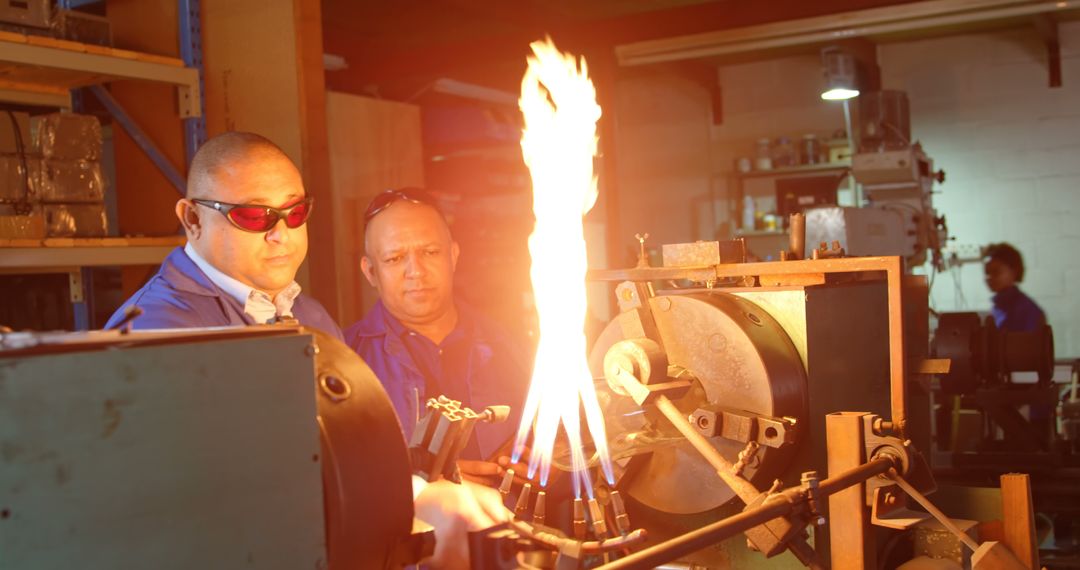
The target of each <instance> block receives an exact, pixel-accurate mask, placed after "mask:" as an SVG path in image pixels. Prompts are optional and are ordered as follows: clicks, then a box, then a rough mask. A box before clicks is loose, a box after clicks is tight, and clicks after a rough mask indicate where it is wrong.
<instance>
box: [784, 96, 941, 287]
mask: <svg viewBox="0 0 1080 570" xmlns="http://www.w3.org/2000/svg"><path fill="white" fill-rule="evenodd" d="M859 102H860V103H859V105H860V127H859V129H860V133H859V135H860V136H859V152H858V153H857V154H855V155H854V156H853V157H852V160H851V172H852V175H853V176H854V177H855V180H856V181H857V182H858V183H859V184H860V185H861V187H862V194H863V198H864V201H865V205H864V207H861V208H851V207H826V208H812V209H808V210H807V211H806V244H807V247H808V249H807V250H806V251H805V252H795V253H796V254H798V255H804V256H805V257H809V256H810V255H811V253H812V250H813V249H814V248H816V247H818V244H822V243H825V244H831V243H834V242H837V243H839V247H841V248H843V249H844V250H845V251H846V252H847V254H848V255H856V256H865V255H899V256H901V257H903V258H904V260H905V261H906V263H907V266H908V267H915V266H919V265H922V264H923V263H925V262H926V261H927V259H930V260H931V262H932V263H933V264H934V266H935V267H938V268H940V269H943V268H944V259H943V257H942V253H941V249H942V247H943V246H944V245H945V243H946V240H948V229H947V227H946V225H945V218H944V217H943V216H938V214H937V211H936V210H934V207H933V200H932V194H933V185H934V183H935V182H937V183H939V184H940V183H942V182H944V181H945V173H944V172H943V171H940V170H939V171H936V172H935V171H934V163H933V160H932V159H931V158H930V157H929V156H928V155H927V154H926V153H925V152H924V151H923V149H922V145H920V144H919V143H918V142H913V141H912V140H911V120H910V115H909V113H908V101H907V94H905V93H904V92H903V91H878V92H873V93H865V94H863V95H861V96H860V97H859Z"/></svg>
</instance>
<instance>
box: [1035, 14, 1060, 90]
mask: <svg viewBox="0 0 1080 570" xmlns="http://www.w3.org/2000/svg"><path fill="white" fill-rule="evenodd" d="M1034 20H1035V29H1036V30H1037V31H1038V32H1039V36H1040V37H1042V40H1043V43H1045V44H1046V70H1047V72H1048V73H1049V74H1050V78H1049V85H1050V87H1051V88H1054V87H1061V41H1060V40H1059V39H1058V23H1057V20H1055V19H1054V17H1053V16H1052V15H1050V14H1048V13H1042V14H1037V15H1036V16H1035V18H1034Z"/></svg>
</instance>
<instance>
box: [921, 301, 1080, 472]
mask: <svg viewBox="0 0 1080 570" xmlns="http://www.w3.org/2000/svg"><path fill="white" fill-rule="evenodd" d="M933 352H934V354H935V355H936V356H937V357H939V358H948V359H949V360H950V361H951V362H952V367H951V370H950V371H949V373H948V374H944V375H942V376H941V393H942V395H943V396H944V397H945V398H946V399H948V400H949V401H947V402H945V403H944V404H943V406H942V410H944V411H945V412H946V413H945V414H939V417H938V422H937V434H936V435H937V443H938V445H939V447H940V448H941V449H950V450H953V453H952V465H953V466H954V467H958V468H965V467H980V466H982V467H987V466H993V465H999V466H1002V467H1003V468H1005V469H1008V468H1013V467H1015V466H1017V465H1026V466H1028V468H1030V469H1038V468H1039V465H1040V464H1042V465H1043V466H1044V467H1050V466H1053V464H1055V463H1060V461H1062V460H1063V457H1062V456H1061V455H1060V454H1059V453H1058V452H1059V447H1061V446H1060V445H1059V442H1058V440H1057V439H1058V438H1057V437H1056V433H1055V432H1056V430H1055V429H1054V421H1053V420H1054V414H1055V410H1056V408H1057V406H1058V401H1059V389H1058V388H1057V387H1056V386H1054V385H1053V384H1052V382H1051V377H1052V375H1053V372H1054V335H1053V330H1052V329H1051V328H1050V326H1048V325H1043V326H1042V327H1040V328H1039V329H1038V330H1035V331H1031V332H1014V331H1006V330H1000V329H998V328H997V327H996V326H995V325H994V320H993V317H986V318H980V316H979V315H978V313H971V312H966V313H943V314H941V315H939V318H938V328H937V331H936V333H935V335H934V344H933ZM1017 372H1034V373H1035V374H1037V380H1036V381H1035V382H1033V383H1017V382H1013V380H1012V375H1013V374H1014V373H1017ZM953 402H955V404H954V403H953ZM1025 406H1026V407H1028V408H1029V414H1028V417H1025V416H1024V415H1023V414H1021V411H1020V408H1022V407H1025ZM964 408H967V409H968V410H969V411H970V413H969V414H966V415H968V416H970V417H971V418H977V419H976V421H974V422H964V423H965V430H968V431H970V428H975V430H977V431H976V433H975V434H971V435H974V437H975V439H976V440H977V441H975V442H971V445H964V446H962V449H957V445H956V440H957V439H958V438H960V434H958V433H957V432H958V431H959V424H960V422H959V416H960V415H961V412H962V410H963V409H964ZM949 412H951V413H949ZM968 424H970V425H968ZM964 439H968V438H964ZM1078 465H1080V463H1078Z"/></svg>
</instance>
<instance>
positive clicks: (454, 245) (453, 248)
mask: <svg viewBox="0 0 1080 570" xmlns="http://www.w3.org/2000/svg"><path fill="white" fill-rule="evenodd" d="M459 255H461V247H460V246H458V242H456V241H451V242H450V267H452V268H453V269H454V270H455V271H456V270H457V259H458V256H459Z"/></svg>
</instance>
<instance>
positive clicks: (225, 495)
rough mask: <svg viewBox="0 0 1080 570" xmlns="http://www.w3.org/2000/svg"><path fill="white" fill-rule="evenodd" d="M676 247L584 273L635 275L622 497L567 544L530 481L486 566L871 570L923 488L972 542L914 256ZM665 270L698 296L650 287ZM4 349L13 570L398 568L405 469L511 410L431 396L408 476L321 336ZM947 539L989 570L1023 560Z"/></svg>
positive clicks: (479, 540) (350, 359) (292, 330)
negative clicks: (791, 257)
mask: <svg viewBox="0 0 1080 570" xmlns="http://www.w3.org/2000/svg"><path fill="white" fill-rule="evenodd" d="M682 246H683V248H681V249H680V248H676V249H674V250H670V251H671V256H669V257H670V260H671V265H669V266H667V267H662V268H651V267H648V266H647V265H643V266H640V267H638V268H635V269H629V270H613V271H605V272H599V273H597V274H594V275H593V277H594V278H598V279H602V280H615V281H623V283H622V284H621V285H620V286H619V288H618V292H619V299H620V302H621V307H622V309H623V312H622V313H621V314H620V315H619V317H617V318H616V319H615V320H614V321H613V322H612V323H611V324H610V325H609V326H608V328H607V330H606V331H605V332H604V334H603V335H602V337H601V341H600V343H598V344H597V347H596V349H595V353H594V356H593V358H592V362H593V366H594V367H596V366H598V367H599V368H595V370H596V372H597V374H598V376H599V377H602V378H604V379H605V380H603V382H605V385H606V386H607V390H606V392H605V393H604V394H602V395H601V397H602V403H603V405H604V407H605V413H606V415H607V419H608V421H609V428H610V432H609V433H610V434H611V439H612V443H613V447H615V448H616V449H617V455H618V456H619V457H620V458H621V467H622V468H621V469H620V471H619V479H618V481H617V483H616V488H614V489H611V488H606V487H604V486H601V487H599V488H597V489H595V491H596V495H595V497H594V500H592V501H588V508H586V506H585V501H584V500H578V501H574V502H573V515H572V520H571V521H570V525H569V526H568V527H567V528H560V527H559V525H558V522H559V521H557V520H555V521H553V520H552V519H551V518H546V514H547V512H550V511H547V510H546V509H551V508H552V507H554V505H550V504H545V502H544V499H543V497H544V494H543V493H542V492H537V493H535V494H533V493H531V492H530V490H529V489H530V487H529V486H527V485H526V486H523V487H522V488H521V489H520V490H519V492H518V494H517V497H516V501H515V502H516V505H517V506H516V508H515V513H516V515H517V516H516V518H515V519H514V520H513V521H512V522H511V523H508V524H506V525H505V526H500V527H496V528H492V529H486V530H484V531H481V532H478V533H477V534H475V535H474V536H473V537H472V539H471V542H470V544H471V545H472V548H473V555H474V561H475V563H476V564H477V566H474V567H484V568H532V567H534V566H532V565H530V563H529V562H526V559H525V558H523V557H522V556H520V554H522V551H527V552H529V553H531V554H532V555H533V557H532V558H529V559H528V560H529V561H532V562H536V563H537V564H538V566H536V567H556V568H567V569H570V568H573V569H577V568H592V567H597V566H600V567H604V568H608V569H616V568H652V567H655V566H657V565H658V564H661V563H665V562H669V561H673V560H688V561H692V562H696V563H704V564H709V565H710V566H714V567H745V566H747V565H750V564H754V563H756V562H759V561H761V560H762V556H765V557H772V556H782V557H783V558H781V559H780V560H779V561H778V563H779V564H780V565H781V566H783V567H794V566H797V565H799V566H801V565H809V566H811V567H815V568H816V567H821V564H822V563H823V561H824V560H831V561H832V564H831V565H832V567H833V568H836V569H838V570H839V569H842V568H853V569H854V568H876V567H877V563H876V558H877V557H878V555H879V554H881V553H880V552H879V548H878V546H876V545H875V542H874V541H875V539H874V536H875V534H876V531H875V529H874V528H872V527H870V526H868V525H867V523H866V521H867V520H872V521H873V523H874V524H875V525H878V526H883V527H886V528H891V529H909V528H912V527H915V526H918V525H920V524H922V522H923V521H925V520H927V519H928V518H929V516H930V515H927V514H926V513H923V514H919V513H915V512H913V511H911V510H909V509H908V508H907V501H906V498H907V497H911V498H913V499H915V500H916V501H919V502H920V503H921V504H923V505H924V507H926V508H928V509H929V510H930V512H931V513H933V514H934V516H935V517H936V518H938V519H939V520H940V521H942V524H943V525H945V526H946V528H955V525H953V526H952V527H950V525H952V521H951V519H948V518H947V517H945V516H944V515H942V514H941V513H940V511H937V510H936V509H934V507H933V505H931V504H930V503H928V502H927V501H926V499H925V497H924V495H923V494H924V493H926V492H929V491H930V490H932V489H933V486H934V483H933V480H932V478H930V476H929V472H928V471H927V469H926V466H925V463H924V462H923V461H922V460H921V457H920V455H919V453H918V452H917V451H916V450H915V446H914V445H913V441H919V440H920V439H921V438H922V437H923V436H922V434H920V433H919V431H918V429H917V428H918V427H919V426H920V425H923V424H925V423H926V422H925V420H924V419H921V418H919V417H918V416H917V411H918V410H919V409H920V408H921V406H919V405H914V404H912V402H913V401H920V398H921V397H922V396H921V394H920V393H919V390H920V388H919V387H918V385H917V384H916V383H914V382H912V381H911V378H912V377H913V376H914V375H917V374H919V373H921V372H922V371H924V370H925V369H926V367H927V362H928V361H927V360H925V358H923V357H925V351H920V350H919V343H920V342H922V341H924V340H925V334H926V331H925V330H920V329H919V328H918V327H917V323H918V322H919V319H920V318H924V317H925V312H924V311H925V289H924V288H923V289H920V288H919V285H918V284H917V283H915V284H912V283H907V285H908V286H905V280H904V279H902V277H903V274H902V271H901V268H902V262H901V260H900V259H899V258H895V257H893V258H849V259H823V260H813V261H790V262H781V263H757V264H747V263H715V264H711V263H704V264H693V263H691V262H690V261H688V260H690V259H695V258H696V259H701V254H703V255H705V256H710V255H711V256H712V257H713V258H715V259H716V260H717V261H718V260H719V256H720V251H719V245H718V244H716V243H715V242H713V243H712V244H704V245H702V244H682ZM687 248H689V250H687ZM713 248H716V251H715V252H712V249H713ZM714 254H715V255H714ZM672 279H676V280H689V281H690V282H693V283H698V284H702V285H704V287H693V288H684V289H669V290H667V291H660V292H657V291H655V289H654V285H655V283H656V282H658V281H659V280H672ZM722 284H726V285H731V286H732V287H727V288H720V287H717V285H722ZM757 284H761V285H765V286H762V287H757V286H754V285H757ZM735 285H739V286H737V287H736V286H735ZM912 285H914V289H913V288H912V287H911V286H912ZM710 286H711V287H710ZM920 291H921V293H920ZM852 307H856V308H858V310H859V311H860V313H861V314H860V318H859V319H849V318H847V317H846V315H848V314H850V312H849V310H850V309H851V308H852ZM905 342H909V344H908V345H907V346H908V348H906V349H905ZM0 346H2V347H3V348H4V350H3V351H0V387H2V389H3V390H4V396H5V397H4V398H3V399H0V418H3V420H0V449H2V450H3V454H2V455H0V461H2V462H3V467H4V468H3V469H0V525H4V528H5V532H3V533H0V550H2V551H3V552H4V557H5V564H6V566H5V567H7V566H11V567H12V568H16V569H19V568H29V567H34V568H39V567H69V566H73V565H78V566H80V567H84V568H115V567H155V568H169V567H177V568H181V567H183V568H190V567H219V566H238V565H244V564H261V561H264V560H268V561H270V562H269V563H268V564H269V565H272V566H275V567H277V566H280V567H290V568H292V567H298V566H314V567H328V568H330V569H331V570H333V569H337V568H367V567H380V568H387V567H400V566H402V565H404V564H408V563H412V562H415V561H416V560H419V559H421V558H422V557H423V556H424V555H425V553H427V552H430V548H431V547H432V546H433V541H432V536H431V533H430V530H428V531H422V532H414V530H413V529H414V526H413V522H414V521H413V518H412V515H413V513H412V506H411V505H412V503H411V498H412V497H411V488H410V484H409V481H410V471H412V470H413V469H415V468H417V467H419V468H420V469H421V470H426V473H427V474H428V475H429V476H431V477H438V476H439V475H436V473H438V474H441V476H444V477H445V476H447V475H448V474H449V476H450V478H453V469H452V468H451V466H452V463H453V461H452V458H453V449H454V448H455V447H457V446H458V445H459V443H460V440H461V438H462V437H465V435H466V433H467V429H465V430H463V431H459V433H458V435H454V434H451V433H449V432H444V433H443V435H448V436H449V437H445V438H442V440H441V441H442V442H443V444H445V445H443V444H440V443H438V442H436V441H435V439H434V438H435V436H438V435H439V433H440V426H441V427H447V426H448V425H449V424H451V423H461V426H459V427H464V428H468V427H469V426H470V425H471V423H472V422H475V421H482V420H483V419H485V418H487V419H497V418H498V416H499V415H500V413H499V410H495V409H493V410H486V411H485V412H483V413H479V414H471V413H467V412H465V411H463V410H461V409H460V407H459V406H458V405H457V404H456V403H454V402H451V401H439V400H435V401H434V402H433V406H432V414H431V415H430V418H429V422H428V427H429V428H432V429H423V430H419V432H420V433H421V434H422V435H421V436H420V437H419V438H418V440H417V442H416V443H417V445H416V446H415V447H416V451H415V452H414V455H415V457H414V459H416V460H417V461H419V463H421V465H419V466H417V465H414V466H411V467H410V461H409V452H408V451H407V449H406V447H405V442H404V439H403V437H402V436H401V431H400V428H399V425H398V422H397V419H396V417H395V415H394V412H393V408H392V406H391V405H390V402H389V400H388V398H387V397H386V395H385V392H383V390H382V387H381V384H380V383H379V381H378V380H377V379H376V378H375V377H374V375H373V374H372V373H371V370H370V369H369V368H368V367H367V366H366V365H364V364H363V362H362V361H361V360H360V359H359V358H358V357H357V356H356V355H355V353H353V352H352V351H351V350H350V349H349V348H348V347H346V346H345V345H343V344H341V343H340V342H338V341H336V340H335V339H332V338H329V337H327V336H326V335H324V334H322V333H319V332H317V331H312V330H309V329H304V328H297V327H289V326H267V327H257V328H244V329H219V330H193V331H183V332H142V333H131V334H126V335H125V334H122V333H119V332H116V331H104V332H94V333H85V334H72V333H65V334H57V335H47V334H44V335H42V334H32V333H5V334H4V335H3V336H2V337H0ZM863 352H864V353H865V354H857V353H863ZM909 363H915V364H914V366H915V369H912V370H910V371H909ZM308 379H310V383H309V382H308ZM300 380H303V381H300ZM860 408H861V409H869V410H871V412H870V413H865V412H858V413H855V412H851V411H850V410H852V409H860ZM874 410H877V413H874ZM462 422H463V423H462ZM428 436H431V437H428ZM444 451H445V453H444ZM429 452H434V453H429ZM819 473H827V474H828V475H827V476H823V475H819ZM594 480H595V479H594ZM512 483H513V477H512V476H511V477H510V478H509V481H504V487H505V489H504V490H505V491H507V492H509V491H510V490H511V489H510V487H512ZM1020 504H1024V503H1022V502H1021V503H1020ZM373 512H375V513H378V516H371V513H373ZM1024 512H1025V513H1026V514H1028V515H1029V516H1030V511H1029V510H1028V511H1024ZM529 519H531V520H529ZM631 521H633V524H634V525H637V526H638V528H634V527H633V526H632V525H631ZM549 524H550V525H551V526H549ZM955 532H957V533H958V535H957V536H959V537H960V538H959V540H961V541H964V542H963V543H964V544H966V545H967V548H969V549H970V551H972V552H969V553H968V554H969V555H970V557H971V558H972V560H974V561H975V568H980V567H982V566H980V564H981V562H980V561H981V560H987V559H996V558H995V557H998V556H1005V557H1007V558H1008V557H1011V556H1012V553H1015V552H1019V550H1018V548H1017V546H1016V545H1014V544H1006V545H1003V544H1002V543H997V542H993V541H989V542H984V543H983V544H982V545H979V544H977V543H976V542H975V541H974V539H972V538H971V537H970V536H967V535H965V534H964V533H963V532H962V531H959V530H956V531H955ZM808 533H812V535H813V539H814V541H813V544H815V546H813V547H812V546H811V542H810V540H809V538H810V534H808ZM740 534H745V536H746V538H748V539H749V540H750V543H751V544H752V549H753V550H757V551H759V552H753V551H752V550H750V549H748V548H747V546H746V542H745V540H744V539H743V538H740V537H738V535H740ZM646 537H649V538H650V539H652V541H653V542H652V543H651V545H650V546H648V547H647V548H644V549H641V550H639V549H640V548H641V547H642V546H643V543H644V540H645V538H646ZM787 552H792V553H793V556H792V555H788V554H785V553H787ZM891 560H892V559H886V560H883V561H884V562H885V563H886V564H890V563H891V562H890V561H891ZM986 567H990V566H986ZM996 567H1001V566H996ZM1005 567H1010V566H1005ZM1012 567H1015V566H1012Z"/></svg>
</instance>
